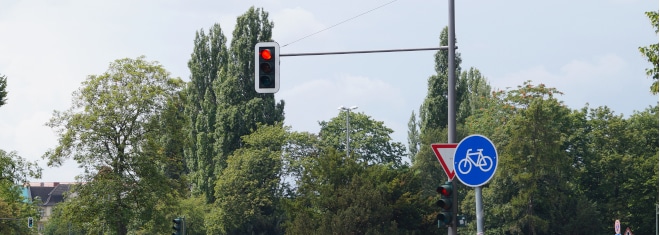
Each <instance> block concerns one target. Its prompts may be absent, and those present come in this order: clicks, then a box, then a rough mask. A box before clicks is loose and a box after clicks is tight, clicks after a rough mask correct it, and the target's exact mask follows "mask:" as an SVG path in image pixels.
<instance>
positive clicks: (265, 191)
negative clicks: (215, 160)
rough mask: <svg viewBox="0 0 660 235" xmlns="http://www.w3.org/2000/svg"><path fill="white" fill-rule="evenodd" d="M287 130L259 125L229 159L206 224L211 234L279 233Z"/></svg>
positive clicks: (280, 127)
mask: <svg viewBox="0 0 660 235" xmlns="http://www.w3.org/2000/svg"><path fill="white" fill-rule="evenodd" d="M285 134H286V132H285V129H284V128H283V127H282V126H281V125H280V124H278V125H275V126H259V127H258V129H257V130H256V131H255V132H253V133H252V134H250V135H247V136H244V137H243V142H244V143H245V147H243V148H240V149H238V150H236V151H235V152H234V154H232V155H231V156H229V158H228V159H227V168H226V169H225V170H224V171H223V172H222V175H221V176H220V177H219V178H218V181H217V184H216V187H215V192H216V195H215V196H216V198H217V199H216V201H215V203H214V208H213V209H212V211H211V214H210V217H209V218H208V219H207V220H206V226H207V229H208V231H209V232H210V233H212V234H278V233H281V231H280V230H281V229H280V228H279V220H280V219H281V215H280V214H281V213H280V212H279V210H278V208H279V200H278V199H279V196H280V195H281V193H280V190H281V187H280V172H281V168H282V161H281V148H282V145H283V144H284V140H285V139H286V136H285Z"/></svg>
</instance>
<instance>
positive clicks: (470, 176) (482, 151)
mask: <svg viewBox="0 0 660 235" xmlns="http://www.w3.org/2000/svg"><path fill="white" fill-rule="evenodd" d="M454 169H455V173H456V178H458V180H459V181H461V182H462V183H463V184H465V185H467V186H470V187H473V188H474V199H475V202H476V209H477V211H476V212H477V213H476V215H477V234H484V219H483V218H484V207H483V198H482V197H481V186H482V185H484V184H486V183H488V181H490V179H492V178H493V175H495V170H497V150H496V149H495V145H494V144H493V142H492V141H490V140H489V139H488V138H486V137H484V136H483V135H470V136H468V137H465V138H464V139H463V140H461V142H460V143H458V145H457V146H456V151H455V152H454Z"/></svg>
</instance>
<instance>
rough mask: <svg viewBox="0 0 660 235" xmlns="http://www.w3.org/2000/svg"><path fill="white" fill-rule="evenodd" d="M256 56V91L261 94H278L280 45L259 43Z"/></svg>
mask: <svg viewBox="0 0 660 235" xmlns="http://www.w3.org/2000/svg"><path fill="white" fill-rule="evenodd" d="M254 54H255V56H254V89H255V90H256V91H257V92H259V93H276V92H277V91H279V90H280V45H279V44H277V42H260V43H257V45H255V46H254Z"/></svg>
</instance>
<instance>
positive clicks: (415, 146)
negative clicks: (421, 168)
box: [408, 110, 420, 162]
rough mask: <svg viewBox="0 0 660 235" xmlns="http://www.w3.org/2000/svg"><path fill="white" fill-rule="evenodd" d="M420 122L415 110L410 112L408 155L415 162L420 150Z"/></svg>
mask: <svg viewBox="0 0 660 235" xmlns="http://www.w3.org/2000/svg"><path fill="white" fill-rule="evenodd" d="M419 145H420V140H419V123H418V120H417V117H416V116H415V111H414V110H413V111H412V114H410V119H408V157H409V158H410V162H415V155H417V153H418V152H419V147H420V146H419Z"/></svg>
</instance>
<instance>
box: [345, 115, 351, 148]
mask: <svg viewBox="0 0 660 235" xmlns="http://www.w3.org/2000/svg"><path fill="white" fill-rule="evenodd" d="M349 114H351V110H350V109H347V110H346V159H348V158H349V157H350V156H349V154H350V151H351V150H350V148H351V137H350V135H349V131H350V130H351V128H350V126H349V125H350V124H349V122H348V115H349Z"/></svg>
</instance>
